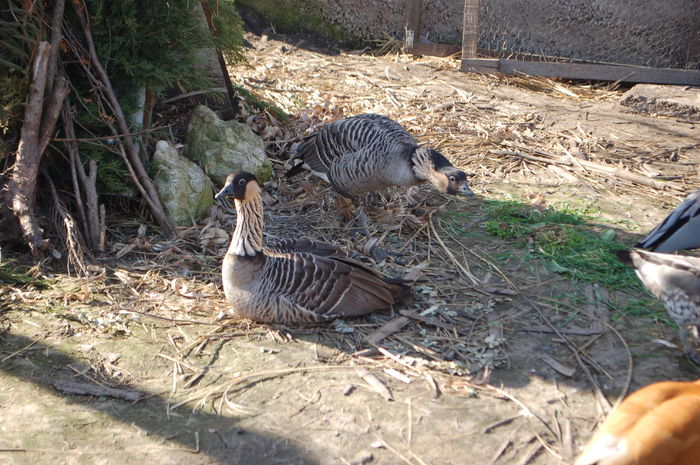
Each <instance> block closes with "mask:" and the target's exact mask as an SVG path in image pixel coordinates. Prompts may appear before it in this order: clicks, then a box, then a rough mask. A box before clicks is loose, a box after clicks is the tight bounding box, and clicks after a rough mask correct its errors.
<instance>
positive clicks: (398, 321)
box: [365, 316, 411, 345]
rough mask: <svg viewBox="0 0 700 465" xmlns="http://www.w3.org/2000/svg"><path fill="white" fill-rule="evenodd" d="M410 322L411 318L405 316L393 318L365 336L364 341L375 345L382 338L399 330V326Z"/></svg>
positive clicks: (401, 326)
mask: <svg viewBox="0 0 700 465" xmlns="http://www.w3.org/2000/svg"><path fill="white" fill-rule="evenodd" d="M410 322H411V320H410V319H409V318H407V317H405V316H400V317H398V318H394V319H393V320H391V321H388V322H387V323H385V324H384V325H383V326H382V327H381V328H379V329H378V330H376V331H375V332H373V333H372V334H370V335H369V336H367V338H365V341H367V342H369V343H370V344H372V345H377V344H379V343H380V342H381V341H382V340H384V339H385V338H387V337H389V336H391V335H392V334H394V333H395V332H397V331H399V330H400V329H401V328H403V327H404V326H406V325H407V324H409V323H410Z"/></svg>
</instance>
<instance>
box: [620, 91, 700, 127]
mask: <svg viewBox="0 0 700 465" xmlns="http://www.w3.org/2000/svg"><path fill="white" fill-rule="evenodd" d="M620 103H621V104H622V105H625V106H628V107H630V108H632V109H633V110H635V111H638V112H640V113H654V114H657V115H666V116H675V117H678V118H685V119H689V120H693V121H700V88H698V87H683V86H664V85H658V84H637V85H636V86H634V87H632V88H631V89H630V90H628V91H627V92H625V94H624V95H623V96H622V99H621V100H620Z"/></svg>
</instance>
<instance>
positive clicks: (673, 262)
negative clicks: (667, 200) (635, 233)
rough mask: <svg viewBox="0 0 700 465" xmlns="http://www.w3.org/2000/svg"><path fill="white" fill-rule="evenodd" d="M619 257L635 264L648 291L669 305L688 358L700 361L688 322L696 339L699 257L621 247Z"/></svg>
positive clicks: (699, 301)
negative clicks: (689, 334) (689, 331)
mask: <svg viewBox="0 0 700 465" xmlns="http://www.w3.org/2000/svg"><path fill="white" fill-rule="evenodd" d="M616 253H617V256H618V258H619V259H620V260H621V261H622V262H623V263H627V264H628V265H631V266H633V267H634V269H635V272H636V273H637V276H638V277H639V279H640V280H641V281H642V283H644V285H645V286H646V288H647V289H649V292H651V293H652V294H654V296H656V298H658V299H659V300H660V301H661V303H662V304H663V305H664V307H666V311H668V314H669V316H670V317H671V319H672V320H673V321H675V322H676V324H678V336H679V337H680V339H681V342H682V343H683V350H684V351H685V354H686V355H687V356H688V358H689V359H690V360H691V361H692V362H693V363H695V364H696V365H700V357H698V354H697V353H696V352H695V350H694V349H693V346H692V345H691V343H690V340H689V338H688V330H687V327H688V326H692V327H693V329H692V333H693V336H694V337H695V339H697V330H698V325H700V257H691V256H688V255H673V254H665V253H658V252H649V251H646V250H640V249H636V250H631V251H630V250H620V251H617V252H616Z"/></svg>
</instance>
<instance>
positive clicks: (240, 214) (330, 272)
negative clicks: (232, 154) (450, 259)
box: [215, 172, 410, 323]
mask: <svg viewBox="0 0 700 465" xmlns="http://www.w3.org/2000/svg"><path fill="white" fill-rule="evenodd" d="M260 193H261V188H260V186H259V185H258V183H257V182H256V180H255V176H253V175H252V174H250V173H246V172H241V173H234V174H231V175H229V177H228V178H227V180H226V185H225V186H224V187H223V189H221V191H220V192H219V193H218V194H216V197H215V198H216V199H220V198H223V197H227V196H231V197H233V198H234V199H235V204H236V212H237V217H236V229H235V231H234V233H233V238H232V239H231V245H230V246H229V248H228V252H227V253H226V256H225V257H224V262H223V267H222V271H221V274H222V276H221V277H222V280H223V284H224V293H225V294H226V300H228V302H229V303H230V304H231V306H232V307H233V309H234V311H235V312H236V314H238V315H241V316H243V317H248V318H250V319H252V320H255V321H259V322H264V323H315V322H321V321H327V320H331V319H333V318H336V317H345V316H355V315H362V314H365V313H370V312H374V311H377V310H385V309H387V308H389V307H390V306H391V305H392V304H394V303H395V302H396V301H398V300H399V299H401V298H403V297H405V296H407V295H408V294H409V292H410V288H409V287H408V286H407V285H406V284H404V282H403V281H400V280H393V281H392V280H391V279H388V278H383V277H382V276H381V275H380V274H379V273H377V272H375V271H373V270H371V269H370V268H367V267H366V266H365V265H363V264H362V263H360V262H358V261H356V260H353V259H351V258H349V257H347V256H346V255H345V254H344V253H342V252H341V251H339V250H337V249H336V248H334V247H333V246H331V245H329V244H325V243H323V242H317V241H313V240H310V239H298V240H293V239H286V240H283V241H281V242H278V243H276V244H274V245H272V246H270V247H263V245H262V233H263V205H262V199H261V197H260Z"/></svg>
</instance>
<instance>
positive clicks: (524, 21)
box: [478, 0, 700, 70]
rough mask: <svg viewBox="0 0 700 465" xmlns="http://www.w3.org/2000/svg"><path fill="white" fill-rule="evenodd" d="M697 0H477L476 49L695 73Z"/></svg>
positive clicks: (698, 58) (698, 64)
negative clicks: (679, 69) (477, 39)
mask: <svg viewBox="0 0 700 465" xmlns="http://www.w3.org/2000/svg"><path fill="white" fill-rule="evenodd" d="M698 21H700V1H698V0H633V1H630V0H587V1H586V0H481V5H480V10H479V41H478V46H479V48H480V49H484V50H488V51H489V52H490V53H491V54H494V55H495V56H497V57H500V58H517V57H519V56H523V55H530V56H539V57H557V58H566V59H573V60H582V61H588V62H599V63H616V64H626V65H638V66H649V67H654V68H681V69H683V68H685V69H696V70H697V69H700V53H698V50H697V47H698V44H700V40H699V39H698V37H697V35H698V34H700V30H699V28H698Z"/></svg>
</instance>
